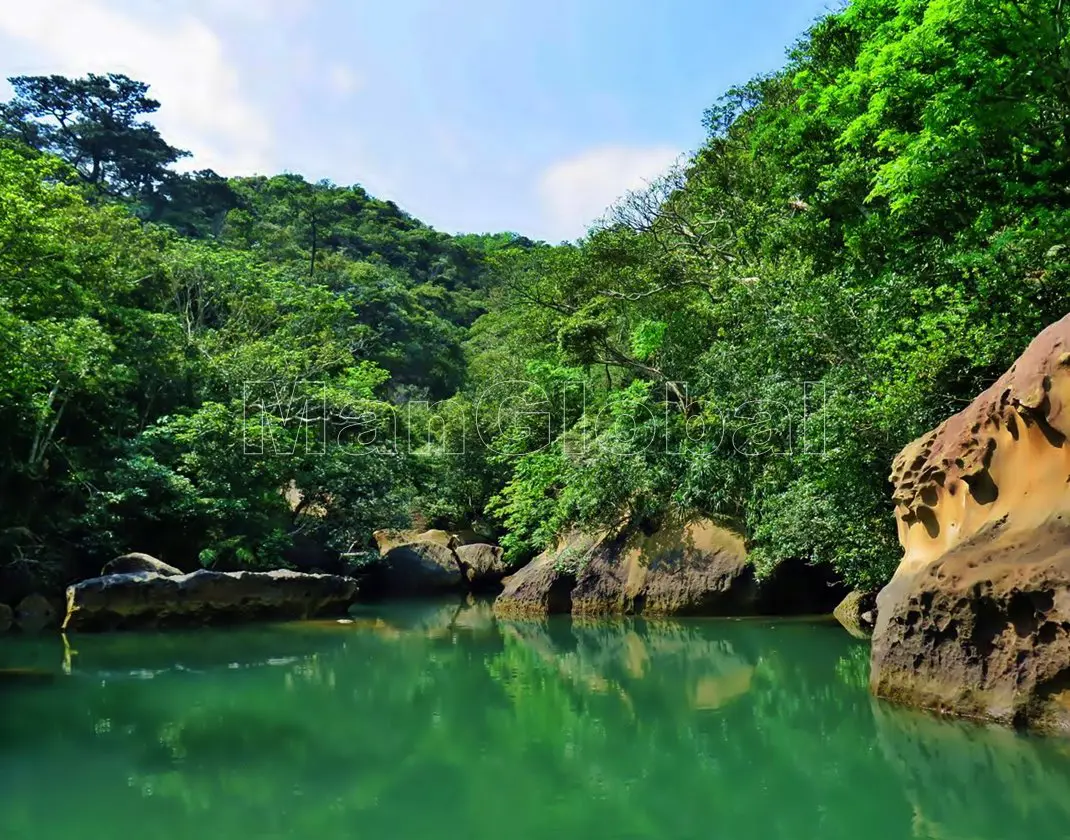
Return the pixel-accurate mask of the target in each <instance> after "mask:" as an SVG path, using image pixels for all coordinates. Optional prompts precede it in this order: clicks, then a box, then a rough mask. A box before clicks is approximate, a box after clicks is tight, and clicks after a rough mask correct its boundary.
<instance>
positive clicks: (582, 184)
mask: <svg viewBox="0 0 1070 840" xmlns="http://www.w3.org/2000/svg"><path fill="white" fill-rule="evenodd" d="M679 157H680V150H679V149H674V148H671V147H669V146H654V147H651V148H636V147H628V146H601V147H599V148H596V149H590V150H588V151H586V152H583V153H582V154H579V155H576V156H575V157H571V158H568V159H566V160H561V161H558V162H557V163H554V164H553V165H551V166H549V167H548V168H547V169H545V170H544V171H543V173H542V175H541V176H540V177H539V181H538V184H537V192H538V196H539V202H540V205H541V209H542V213H543V217H544V227H545V229H546V230H547V232H548V233H547V235H548V238H550V239H552V240H558V239H573V238H575V237H578V236H581V235H582V234H583V233H584V232H585V231H586V230H587V227H588V226H589V225H590V224H591V223H592V222H594V221H596V220H597V219H599V218H601V217H602V216H603V215H604V214H605V211H606V210H607V209H608V208H609V207H610V206H611V205H612V204H613V203H614V202H615V201H616V200H617V199H618V198H621V197H622V196H623V195H625V194H626V193H627V192H629V191H631V190H638V189H642V188H643V187H644V186H646V185H647V184H649V183H650V182H651V181H652V180H653V179H655V178H657V177H658V176H659V175H663V174H665V173H666V172H667V171H668V170H669V169H670V168H671V167H672V165H673V163H675V162H676V160H677V159H678V158H679Z"/></svg>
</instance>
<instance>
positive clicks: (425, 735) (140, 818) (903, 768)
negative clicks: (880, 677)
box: [0, 604, 1070, 840]
mask: <svg viewBox="0 0 1070 840" xmlns="http://www.w3.org/2000/svg"><path fill="white" fill-rule="evenodd" d="M867 657H868V647H867V646H865V645H864V644H860V643H857V642H855V641H853V640H851V639H850V638H849V637H848V636H847V635H846V634H845V633H844V632H842V631H841V630H839V629H838V628H836V627H832V626H825V625H820V624H808V623H765V622H753V621H697V620H696V621H679V622H676V621H673V622H644V621H638V620H636V621H619V622H603V623H595V622H592V623H580V622H570V621H569V620H568V619H562V620H553V621H550V622H541V623H540V622H526V623H525V622H516V623H513V622H497V623H495V622H494V621H493V619H492V618H491V616H490V613H489V609H488V607H487V606H486V605H473V606H466V607H463V608H459V607H457V606H456V605H445V606H444V605H441V604H425V605H392V606H386V607H381V608H377V609H369V610H368V612H367V613H366V614H365V615H361V616H358V617H357V618H356V620H355V621H354V622H353V623H352V624H347V625H342V624H338V623H334V622H325V623H306V624H293V625H283V626H274V627H259V628H255V629H237V630H225V631H224V630H221V631H201V632H195V633H182V634H159V635H116V636H84V635H83V636H71V637H70V638H69V648H68V647H65V645H64V643H63V640H62V639H60V638H58V637H57V638H49V639H19V638H14V637H10V636H9V637H5V638H4V639H3V640H0V668H16V667H18V668H36V669H43V670H45V671H47V672H48V674H49V675H51V676H48V677H44V678H40V679H34V680H29V679H27V678H25V677H16V678H13V677H11V676H10V675H9V676H7V677H0V838H3V840H135V838H136V840H157V838H158V840H178V838H183V840H185V839H186V838H189V839H190V840H216V838H219V840H254V838H255V840H270V839H271V838H288V839H289V838H293V840H341V838H347V840H348V839H349V838H374V840H392V839H393V838H397V839H398V840H421V838H437V839H438V840H450V839H451V838H458V840H461V838H463V839H464V840H478V839H479V838H496V840H497V838H518V840H529V838H538V839H540V840H541V838H554V840H572V838H592V840H614V839H615V838H629V840H630V838H636V840H638V838H651V839H653V838H657V840H676V839H677V838H680V839H681V840H682V839H683V838H703V840H706V838H725V839H726V840H745V838H755V840H774V838H791V840H832V838H845V840H847V838H850V840H859V838H865V840H892V838H895V840H899V838H941V840H983V839H984V838H992V840H1013V839H1014V838H1036V840H1057V838H1070V748H1068V746H1067V743H1065V742H1060V741H1056V740H1042V739H1036V738H1026V737H1023V736H1020V735H1015V734H1013V733H1011V732H1007V731H1003V730H992V729H985V728H981V727H976V726H971V725H963V724H958V723H951V722H946V721H941V720H937V719H934V718H930V717H928V716H925V715H921V714H917V713H912V712H904V711H901V710H897V709H893V708H890V707H888V706H886V705H884V704H881V703H878V702H875V701H873V700H871V699H870V698H869V696H868V695H867V694H866V688H865V683H866V676H867V669H868V661H867Z"/></svg>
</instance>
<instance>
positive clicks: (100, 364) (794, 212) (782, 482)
mask: <svg viewBox="0 0 1070 840" xmlns="http://www.w3.org/2000/svg"><path fill="white" fill-rule="evenodd" d="M1068 33H1070V10H1067V9H1066V8H1064V4H1063V3H1062V2H1061V0H854V2H852V3H851V4H850V5H849V6H847V7H846V8H845V9H844V10H843V11H841V12H838V13H834V14H831V15H829V16H827V17H826V18H824V19H823V20H821V21H819V22H818V23H816V24H815V26H814V27H813V28H812V29H811V31H810V32H809V33H807V34H806V35H805V36H804V37H803V38H802V39H801V40H800V41H799V42H798V43H797V44H796V45H795V46H794V47H793V48H792V50H791V51H790V53H789V56H788V60H787V63H786V65H785V66H784V67H783V68H782V69H781V70H779V71H777V72H775V73H772V74H770V75H768V76H763V77H760V78H757V79H754V80H752V81H750V82H748V83H746V84H744V85H742V86H740V87H738V88H736V89H733V90H731V91H729V92H728V93H727V94H726V95H725V96H724V97H723V98H722V99H721V100H720V101H719V102H718V103H717V104H715V105H714V106H713V107H711V108H710V109H709V111H708V112H707V113H706V115H705V124H706V127H707V130H708V136H707V140H706V142H705V143H704V145H703V146H702V147H701V148H700V149H699V150H698V151H697V152H696V153H695V154H694V155H693V156H692V157H691V158H690V159H689V160H688V161H686V162H685V163H684V164H683V165H682V166H681V167H680V168H679V170H678V171H676V172H673V173H671V174H669V175H668V176H667V177H666V178H665V179H663V180H662V181H661V182H659V183H657V184H654V185H652V186H651V188H650V189H649V190H646V191H644V192H641V193H637V194H633V195H630V196H628V197H626V198H625V199H623V200H622V201H621V202H620V203H619V204H618V205H617V206H616V207H615V208H614V209H613V210H612V211H611V212H610V213H609V214H608V215H607V217H606V218H605V219H603V220H602V221H600V222H598V223H596V224H595V225H594V226H593V227H592V229H591V231H590V232H589V234H588V235H587V236H586V237H585V238H584V239H583V240H581V241H580V242H578V243H575V244H564V245H556V246H552V245H547V244H545V243H535V242H532V241H530V240H527V239H525V238H524V237H522V236H520V235H516V234H497V235H471V236H447V235H445V234H442V233H439V232H436V231H434V230H432V229H430V228H428V227H427V226H425V225H423V224H421V223H420V222H418V221H417V220H415V219H413V218H411V217H410V216H408V215H407V214H405V213H404V212H403V211H402V210H400V209H399V208H398V207H397V206H395V205H394V204H393V203H391V202H385V201H380V200H377V199H374V198H372V197H371V196H369V195H367V194H366V193H365V192H364V190H362V189H361V188H360V187H357V186H354V187H348V188H347V187H339V186H335V185H333V184H329V183H318V184H311V183H308V182H307V181H305V180H304V179H302V178H300V177H299V176H296V175H289V174H286V175H278V176H275V177H270V178H266V177H258V178H226V177H223V176H222V175H218V174H216V173H213V172H198V173H193V174H178V173H176V172H175V170H174V168H173V166H174V164H175V163H176V162H177V161H179V160H180V159H181V157H182V156H183V155H184V152H182V151H181V150H178V149H175V148H173V147H171V146H170V145H168V144H167V142H166V141H165V140H164V139H163V138H162V137H160V135H159V134H158V132H157V131H156V130H155V129H154V128H153V127H152V125H151V123H150V122H149V121H147V119H146V118H147V117H150V116H151V114H152V113H153V111H154V110H155V108H156V107H157V103H155V102H154V101H153V100H151V99H150V98H149V96H148V90H147V88H146V87H145V86H144V85H142V84H140V83H138V82H136V81H133V80H130V79H127V78H125V77H123V76H106V77H101V76H90V77H87V78H85V79H78V80H71V79H65V78H62V77H31V78H17V79H14V80H12V81H13V84H14V85H15V89H16V97H15V98H14V99H13V100H12V101H11V102H9V103H8V104H6V105H4V106H2V107H0V136H2V137H3V140H2V141H0V345H2V346H3V347H4V348H5V350H4V353H3V355H2V356H0V429H2V430H3V432H4V434H3V440H2V442H0V499H2V501H3V505H2V507H0V575H4V574H6V575H8V578H9V579H12V580H14V579H16V578H18V576H20V575H22V576H34V577H37V578H41V577H44V578H52V579H54V580H55V582H57V583H58V582H61V581H62V580H65V579H67V578H69V577H71V576H72V575H74V574H76V573H77V572H79V571H85V570H86V569H92V568H93V567H94V566H96V567H99V565H100V561H101V560H102V559H106V558H107V557H109V556H112V555H114V554H115V553H118V552H120V551H122V550H151V551H153V552H154V553H157V554H160V555H163V556H164V557H165V559H167V560H168V561H169V562H174V563H178V564H179V565H185V566H191V564H196V563H202V564H205V565H211V566H216V567H220V568H224V567H235V566H242V565H250V566H271V565H277V564H279V563H280V562H284V561H286V560H288V559H291V558H293V557H295V556H297V554H298V553H300V549H301V547H302V546H304V545H309V544H314V545H317V546H327V547H328V548H329V549H330V550H332V551H335V552H345V553H346V554H347V555H349V556H350V559H351V560H353V561H358V560H359V559H360V554H361V551H362V550H363V549H364V548H366V547H367V546H369V545H370V542H369V540H370V537H371V532H372V530H374V529H375V528H379V527H386V526H390V525H402V524H405V523H406V522H410V521H414V520H415V521H417V522H419V523H421V524H428V525H442V526H448V527H455V528H462V527H470V526H473V525H474V526H476V527H478V528H480V529H483V530H493V531H494V532H495V533H496V535H498V536H500V537H501V538H502V540H503V545H504V546H506V548H507V551H508V553H509V555H510V556H511V559H512V560H513V561H514V562H522V561H524V560H525V559H528V558H530V557H531V556H532V555H533V554H535V553H536V552H538V551H540V550H541V549H542V548H543V547H544V546H545V545H547V544H548V543H550V542H551V541H552V540H553V539H554V538H555V536H556V535H557V534H559V533H561V532H562V531H563V530H565V529H567V528H568V527H570V526H573V525H579V526H582V527H599V526H603V525H606V524H609V523H612V522H614V521H618V520H620V519H621V518H622V517H630V518H632V519H633V520H640V521H649V522H651V523H653V522H656V521H657V520H659V519H660V518H662V517H664V516H665V515H666V514H668V513H679V512H685V513H697V514H702V515H705V516H710V517H713V518H715V519H718V520H720V521H723V522H725V523H728V524H730V525H732V526H734V527H735V528H738V529H739V530H741V532H742V533H743V534H744V535H745V536H746V539H747V542H748V546H749V548H750V551H751V556H752V557H753V558H754V560H755V562H756V563H757V564H758V567H759V570H760V571H763V572H764V571H768V570H769V569H771V568H772V567H774V566H775V565H776V564H778V563H780V562H782V561H784V560H787V559H796V560H797V559H802V560H805V561H807V562H811V563H822V564H831V565H832V566H833V567H834V568H835V569H836V571H837V572H838V574H839V575H840V576H841V577H842V578H843V579H844V580H845V581H847V582H848V583H850V584H852V585H855V586H859V587H864V588H873V587H875V586H879V585H880V584H882V583H883V582H884V581H885V580H886V579H887V577H888V575H890V573H891V571H892V570H893V569H894V565H895V562H896V559H897V557H898V549H897V547H896V544H895V533H894V521H893V519H892V517H891V515H890V513H889V510H890V504H889V501H888V492H889V490H888V485H887V480H886V476H887V473H888V470H889V465H890V463H891V460H892V457H893V456H894V454H895V453H896V452H898V451H899V450H900V449H901V448H902V447H903V445H904V444H905V443H907V442H908V441H910V440H912V439H914V438H915V437H917V436H918V435H919V434H920V433H922V432H923V431H925V430H927V429H929V428H931V427H932V426H934V425H935V424H937V423H938V422H939V421H940V420H942V419H943V418H944V417H946V416H947V415H948V414H950V413H952V412H954V411H956V410H958V409H959V408H961V407H962V406H963V405H965V404H966V403H968V402H969V400H970V399H971V398H972V396H973V395H975V394H976V393H978V392H979V391H980V390H982V389H983V388H984V387H986V386H987V385H988V384H990V383H991V382H992V381H994V380H995V379H996V377H997V376H998V375H999V374H1000V373H1001V372H1002V371H1003V370H1004V369H1005V368H1006V367H1007V366H1008V365H1009V364H1010V362H1012V361H1013V360H1014V358H1015V357H1016V356H1017V355H1018V354H1019V353H1020V352H1021V351H1022V349H1023V348H1024V347H1025V346H1026V344H1027V343H1028V341H1029V339H1030V338H1031V337H1032V336H1033V335H1035V334H1036V333H1037V332H1038V331H1039V330H1040V329H1041V328H1042V327H1043V326H1044V325H1046V324H1047V323H1050V322H1051V321H1053V320H1055V319H1057V318H1059V317H1061V316H1062V315H1064V314H1065V313H1066V311H1067V308H1068V306H1067V304H1068V301H1070V297H1068V292H1070V249H1067V247H1066V239H1067V232H1068V230H1070V133H1068V126H1070V34H1068ZM696 116H697V115H696ZM250 383H261V384H260V385H258V386H256V387H259V388H262V387H264V386H263V383H271V395H273V397H274V398H275V399H271V398H267V397H265V396H264V394H261V393H258V394H256V395H254V396H255V399H254V400H253V403H254V404H255V406H256V408H257V410H256V411H250V391H249V384H250ZM308 383H315V390H314V400H312V401H313V402H314V403H315V405H316V406H318V407H319V410H320V411H321V412H322V417H320V416H319V415H317V416H316V417H315V418H313V419H315V420H316V422H294V419H295V418H294V416H292V415H291V414H290V413H288V412H287V410H285V409H286V407H287V406H290V405H292V404H293V402H294V398H295V395H296V398H297V401H298V402H299V403H301V404H302V405H305V403H304V402H303V400H304V399H305V396H306V392H305V391H300V390H299V389H301V388H308V387H310V386H309V384H308ZM286 389H290V390H288V391H287V390H286ZM280 394H288V395H289V396H288V397H287V398H286V399H282V398H280V397H279V395H280ZM305 407H306V408H307V406H305ZM302 417H303V418H304V419H305V420H308V419H309V418H308V415H302ZM299 419H300V418H299ZM321 419H322V420H324V422H322V423H321V422H319V420H321ZM328 421H329V422H328ZM317 436H319V437H317ZM250 440H254V441H261V442H263V441H265V440H266V441H268V443H269V444H270V445H266V446H264V447H263V449H262V451H256V450H255V447H254V448H253V451H251V450H250V447H249V441H250ZM288 489H289V490H290V492H286V491H287V490H288Z"/></svg>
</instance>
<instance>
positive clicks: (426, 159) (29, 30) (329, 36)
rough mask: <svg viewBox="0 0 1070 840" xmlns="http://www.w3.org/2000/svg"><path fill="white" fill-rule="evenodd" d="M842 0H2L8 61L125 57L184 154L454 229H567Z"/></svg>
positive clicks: (81, 67)
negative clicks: (344, 194) (288, 175)
mask: <svg viewBox="0 0 1070 840" xmlns="http://www.w3.org/2000/svg"><path fill="white" fill-rule="evenodd" d="M837 5H838V4H837V3H835V2H833V0H495V2H491V0H0V76H2V77H4V78H6V77H9V76H14V75H35V74H46V73H59V74H62V75H68V76H75V75H84V74H85V73H87V72H95V73H105V72H121V73H126V74H127V75H129V76H131V77H133V78H136V79H140V80H141V81H144V82H147V83H149V84H150V85H151V89H150V93H151V95H153V96H154V97H155V98H156V99H158V100H160V102H161V108H160V110H159V112H158V113H157V114H155V115H153V117H152V118H151V119H152V121H153V122H154V123H155V124H156V125H157V127H158V128H159V129H160V131H161V132H162V134H163V136H164V138H165V139H166V140H168V142H170V143H171V144H172V145H175V146H178V147H180V148H183V149H188V150H189V151H190V152H192V153H193V156H192V158H190V159H189V160H187V161H185V162H184V163H183V168H187V169H203V168H211V169H214V170H216V171H217V172H219V173H220V174H223V175H250V174H275V173H279V172H297V173H300V174H302V175H304V176H305V177H307V178H310V179H312V180H320V179H323V178H326V179H329V180H331V181H333V182H334V183H336V184H361V185H362V186H364V187H365V189H367V190H368V191H369V192H370V193H372V194H373V195H376V196H378V197H380V198H384V199H392V200H394V201H395V202H396V203H397V204H398V205H400V206H401V207H402V208H404V209H405V210H407V211H408V212H410V213H412V214H413V215H414V216H416V217H417V218H419V219H421V220H423V221H425V222H427V223H428V224H431V225H432V226H434V227H435V228H437V229H439V230H443V231H446V232H449V233H456V232H476V233H482V232H494V231H503V230H510V231H515V232H518V233H522V234H524V235H526V236H530V237H532V238H536V239H545V240H547V241H550V242H558V241H562V240H570V239H575V238H577V237H579V236H582V235H583V234H584V232H585V231H586V229H587V227H588V225H589V224H590V223H592V222H594V221H595V220H597V219H598V218H599V217H600V216H601V215H602V214H603V213H604V212H605V210H606V208H607V207H608V206H609V205H611V204H612V203H613V202H614V201H615V200H616V199H617V198H619V197H620V196H621V195H623V194H624V193H626V192H627V191H628V190H631V189H641V188H642V187H643V185H644V184H646V183H649V182H650V181H651V180H652V179H654V178H656V177H657V176H658V175H659V174H661V173H663V172H664V171H666V170H667V169H668V168H670V167H671V166H672V164H673V163H674V162H675V161H677V160H678V159H680V158H681V156H684V155H686V154H687V153H689V152H692V151H694V150H695V149H696V148H698V146H699V145H701V143H702V141H703V138H704V130H703V127H702V115H703V112H704V111H705V109H706V108H708V107H709V106H710V105H712V104H713V103H714V102H716V100H717V99H718V97H719V96H720V95H721V94H723V93H724V92H725V91H726V90H728V89H729V88H730V87H732V86H733V85H735V84H740V83H742V82H745V81H747V80H748V79H749V78H751V77H752V76H754V75H756V74H758V73H764V72H768V71H771V70H775V69H776V68H778V67H779V66H781V65H782V64H783V63H784V60H785V51H786V50H787V49H788V48H789V47H790V46H791V44H792V43H793V42H794V41H795V40H796V39H797V38H798V36H799V35H800V34H802V32H803V31H804V30H805V29H806V28H807V27H808V26H809V25H810V24H811V23H812V22H813V21H814V20H815V19H816V18H818V17H820V16H821V15H822V14H824V13H826V12H828V11H829V10H831V9H832V8H834V7H836V6H837ZM10 96H11V89H10V87H9V86H8V85H7V84H6V82H0V99H7V98H9V97H10Z"/></svg>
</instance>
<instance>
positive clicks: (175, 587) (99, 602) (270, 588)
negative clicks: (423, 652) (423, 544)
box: [63, 570, 357, 630]
mask: <svg viewBox="0 0 1070 840" xmlns="http://www.w3.org/2000/svg"><path fill="white" fill-rule="evenodd" d="M356 591H357V582H356V581H355V580H353V579H351V578H345V577H337V576H334V575H308V574H301V573H300V572H291V571H285V570H281V571H273V572H211V571H207V570H201V571H197V572H193V573H192V574H188V575H177V576H168V575H161V574H156V573H154V572H138V573H133V574H122V575H107V576H105V577H98V578H91V579H90V580H85V581H82V582H81V583H79V584H76V585H74V586H71V587H68V588H67V617H66V620H65V621H64V623H63V627H64V629H66V630H103V629H113V628H128V627H139V626H173V625H196V624H210V623H217V622H235V621H248V620H254V619H291V618H309V617H311V616H314V615H318V614H321V613H323V612H326V611H328V610H330V609H332V608H335V609H339V610H341V609H344V608H345V606H346V605H348V604H349V603H350V602H351V601H352V600H353V597H354V596H355V595H356Z"/></svg>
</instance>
